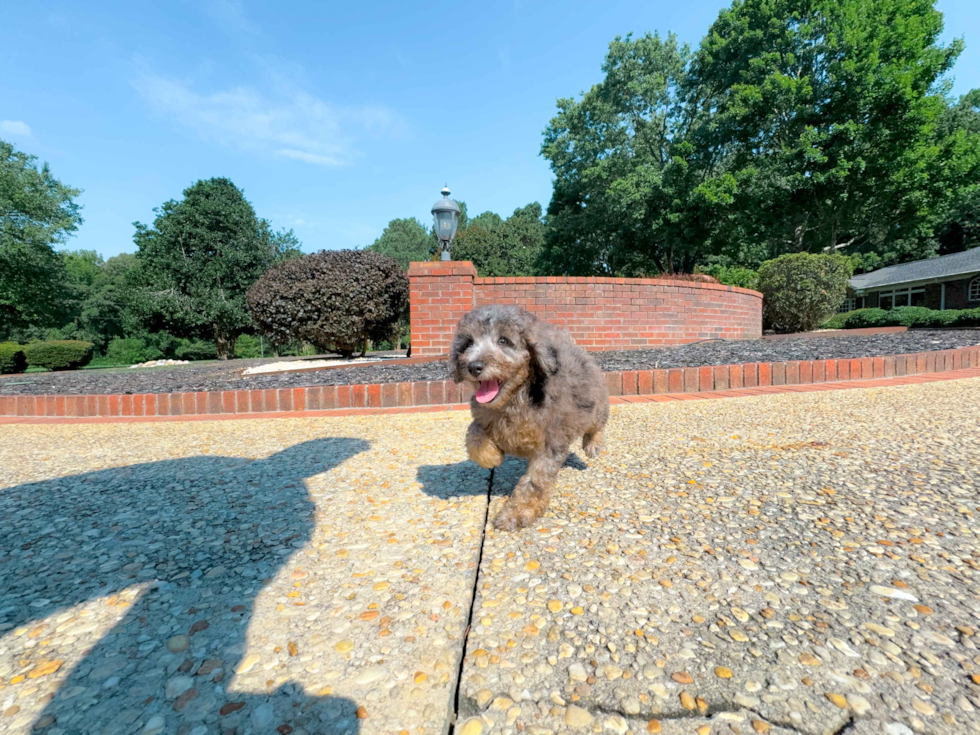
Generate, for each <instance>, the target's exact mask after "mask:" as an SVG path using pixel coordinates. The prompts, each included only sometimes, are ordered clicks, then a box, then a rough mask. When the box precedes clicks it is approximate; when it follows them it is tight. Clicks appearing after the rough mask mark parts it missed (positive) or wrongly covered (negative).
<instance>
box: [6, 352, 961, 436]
mask: <svg viewBox="0 0 980 735" xmlns="http://www.w3.org/2000/svg"><path fill="white" fill-rule="evenodd" d="M978 366H980V346H972V347H960V348H956V349H951V350H940V351H935V352H919V353H911V354H903V355H887V356H878V357H864V358H851V359H848V358H844V359H833V360H807V361H795V360H791V361H786V362H774V363H767V362H763V363H755V362H750V363H740V364H733V365H713V366H701V367H687V368H665V369H655V370H626V371H618V372H610V373H604V375H605V379H606V383H607V386H608V388H609V394H610V396H621V395H623V396H636V395H640V396H647V395H676V394H681V393H704V392H709V391H725V390H730V389H731V390H737V389H743V388H762V387H767V386H770V385H771V386H783V385H790V386H793V385H809V384H815V385H831V384H835V383H839V382H842V381H848V380H861V381H868V380H876V379H880V378H892V377H901V376H905V375H921V374H925V373H933V372H948V371H951V370H958V369H961V368H965V367H978ZM855 376H856V377H855ZM471 390H472V389H470V388H469V387H468V386H457V385H456V384H454V383H453V382H452V381H449V380H434V381H418V382H401V383H384V384H381V383H372V384H356V385H339V386H335V385H329V386H304V387H299V388H268V389H261V388H257V389H247V390H234V391H199V392H185V393H141V394H113V395H80V396H79V395H40V396H38V395H16V396H0V418H2V417H30V418H35V417H36V418H55V417H56V418H130V417H141V418H154V417H156V418H159V417H173V416H183V417H190V416H243V415H249V414H261V415H265V416H274V415H280V414H283V413H290V412H294V411H344V410H349V409H355V410H361V409H386V408H395V407H401V408H405V407H412V406H415V407H426V406H441V405H447V404H454V405H455V404H463V405H465V404H466V403H467V401H468V400H469V398H470V395H471Z"/></svg>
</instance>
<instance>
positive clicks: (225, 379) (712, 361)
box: [0, 329, 980, 395]
mask: <svg viewBox="0 0 980 735" xmlns="http://www.w3.org/2000/svg"><path fill="white" fill-rule="evenodd" d="M976 344H980V330H977V329H969V330H921V331H909V332H901V333H897V334H876V335H871V336H863V337H837V338H835V339H821V338H818V337H799V338H790V339H778V340H770V339H759V340H750V341H725V340H714V341H710V342H697V343H694V344H690V345H681V346H679V347H663V348H660V349H655V350H626V351H621V352H599V353H595V355H594V356H595V359H596V361H597V362H598V363H599V366H600V367H601V368H602V369H603V370H605V371H607V372H612V371H616V370H650V369H654V368H675V367H700V366H702V365H730V364H734V363H744V362H781V361H784V360H833V359H843V358H854V357H875V356H879V355H898V354H904V353H910V352H928V351H932V350H947V349H953V348H956V347H968V346H970V345H976ZM284 359H288V358H284ZM252 362H262V361H260V360H256V361H243V360H236V361H233V362H231V363H224V364H222V363H209V364H207V365H194V364H191V365H184V366H181V367H172V368H150V369H134V370H115V371H104V370H78V371H74V372H64V373H29V374H27V375H10V376H5V377H3V378H0V395H13V394H28V395H30V394H35V395H37V394H43V393H47V394H55V393H57V394H66V395H72V394H74V395H79V394H86V393H87V394H105V393H172V392H183V391H210V390H245V389H255V388H295V387H300V386H306V385H350V384H354V383H397V382H411V381H416V380H443V379H446V378H448V377H449V373H448V370H447V369H446V364H445V363H444V362H441V361H440V362H428V363H421V364H416V365H377V366H368V367H350V368H338V369H334V370H321V371H317V372H307V373H279V374H266V375H250V376H248V377H242V376H241V375H240V371H241V369H242V368H243V367H244V366H246V365H248V364H251V363H252Z"/></svg>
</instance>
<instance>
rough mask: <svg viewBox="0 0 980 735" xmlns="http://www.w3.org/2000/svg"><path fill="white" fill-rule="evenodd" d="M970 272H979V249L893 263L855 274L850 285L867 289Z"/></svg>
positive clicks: (942, 278)
mask: <svg viewBox="0 0 980 735" xmlns="http://www.w3.org/2000/svg"><path fill="white" fill-rule="evenodd" d="M971 273H980V248H973V249H972V250H965V251H964V252H962V253H953V254H952V255H943V256H942V257H939V258H929V259H928V260H916V261H913V262H912V263H902V264H900V265H890V266H888V267H887V268H880V269H878V270H876V271H871V272H870V273H862V274H861V275H859V276H854V277H853V278H852V279H851V280H850V285H851V288H853V289H854V290H855V291H868V290H875V289H879V288H884V287H886V286H897V285H898V284H902V283H917V282H920V281H933V280H944V279H948V278H955V277H956V276H966V275H969V274H971Z"/></svg>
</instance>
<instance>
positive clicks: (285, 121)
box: [133, 69, 399, 166]
mask: <svg viewBox="0 0 980 735" xmlns="http://www.w3.org/2000/svg"><path fill="white" fill-rule="evenodd" d="M264 76H265V77H266V81H267V82H270V83H268V84H266V86H267V87H268V88H269V89H270V90H274V91H273V92H270V93H268V94H267V93H263V92H261V91H259V90H258V89H256V88H254V87H251V86H239V87H232V88H230V89H226V90H223V91H217V92H210V93H202V92H198V91H196V90H195V89H193V88H192V87H191V86H190V85H189V84H187V83H184V82H182V81H178V80H175V79H170V78H167V77H164V76H161V75H158V74H153V73H149V72H145V71H144V72H143V73H141V74H140V75H139V76H138V77H136V78H135V80H134V81H133V86H134V87H135V88H136V90H137V91H138V92H139V94H140V95H141V96H142V97H143V99H144V100H146V101H147V102H148V103H149V104H150V105H151V106H152V107H153V108H154V109H156V110H157V111H158V112H159V113H161V114H163V115H167V116H170V117H173V118H174V119H176V120H177V121H178V122H179V123H180V124H182V125H184V126H186V127H188V128H191V129H193V130H195V131H196V132H197V133H198V134H199V135H201V136H202V137H204V138H205V139H208V140H214V141H217V142H220V143H223V144H226V145H231V146H234V147H236V148H239V149H241V150H247V151H259V152H263V153H266V154H268V155H273V156H279V157H282V158H290V159H293V160H296V161H302V162H304V163H310V164H314V165H317V166H343V165H347V164H349V163H350V162H351V160H352V159H353V158H354V157H355V156H356V149H355V139H356V138H357V136H358V135H359V134H362V133H364V134H372V135H374V134H378V133H386V132H390V131H392V130H393V129H396V128H398V127H399V118H398V116H397V115H396V114H395V113H393V112H392V111H391V110H388V109H387V108H385V107H377V106H366V107H361V108H353V109H352V108H341V107H336V106H332V105H329V104H327V103H326V102H324V101H323V100H321V99H319V98H318V97H316V96H314V95H312V94H309V93H308V92H306V91H304V90H303V89H301V88H300V87H298V86H297V85H296V84H293V83H291V82H289V81H288V80H286V79H283V78H282V76H281V75H273V74H272V73H271V72H270V71H269V69H266V70H265V74H264Z"/></svg>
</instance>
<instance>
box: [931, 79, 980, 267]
mask: <svg viewBox="0 0 980 735" xmlns="http://www.w3.org/2000/svg"><path fill="white" fill-rule="evenodd" d="M939 128H940V133H939V134H940V139H941V140H943V141H944V142H945V143H946V145H947V146H949V147H952V148H954V150H956V151H957V153H959V156H958V160H959V161H960V162H961V163H962V165H961V166H960V167H959V168H960V170H961V171H963V170H964V169H965V173H964V174H963V175H961V176H960V177H959V178H958V179H957V183H958V184H959V186H958V187H956V188H955V189H954V190H953V191H952V193H951V195H950V197H949V198H948V202H947V208H946V213H945V216H944V217H943V221H942V223H941V224H940V225H939V228H938V231H937V235H938V240H939V253H940V255H946V254H947V253H958V252H962V251H963V250H969V249H970V248H975V247H980V89H974V90H971V91H970V92H968V93H967V94H965V95H963V96H962V97H960V98H959V100H957V101H955V102H953V103H951V104H950V105H949V106H948V107H947V108H946V110H945V113H944V115H943V117H942V119H941V120H940V125H939Z"/></svg>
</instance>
